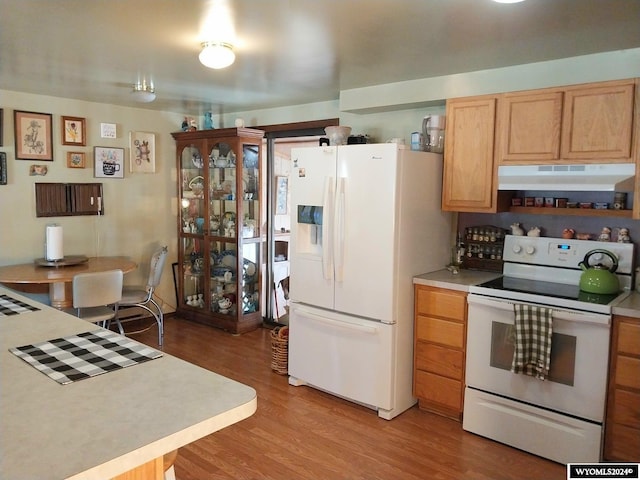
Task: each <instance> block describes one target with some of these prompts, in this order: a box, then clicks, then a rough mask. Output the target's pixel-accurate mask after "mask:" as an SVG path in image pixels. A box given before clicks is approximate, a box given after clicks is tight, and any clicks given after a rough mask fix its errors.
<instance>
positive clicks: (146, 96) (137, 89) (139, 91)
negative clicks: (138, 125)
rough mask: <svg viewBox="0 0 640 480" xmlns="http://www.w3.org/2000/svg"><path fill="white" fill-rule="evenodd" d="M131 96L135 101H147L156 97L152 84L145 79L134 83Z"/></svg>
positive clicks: (151, 100)
mask: <svg viewBox="0 0 640 480" xmlns="http://www.w3.org/2000/svg"><path fill="white" fill-rule="evenodd" d="M131 96H132V97H133V99H134V100H135V101H136V102H139V103H149V102H153V101H154V100H155V99H156V94H155V89H154V88H153V85H152V84H150V83H147V82H145V81H142V82H138V83H134V84H133V91H132V92H131Z"/></svg>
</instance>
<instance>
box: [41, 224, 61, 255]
mask: <svg viewBox="0 0 640 480" xmlns="http://www.w3.org/2000/svg"><path fill="white" fill-rule="evenodd" d="M44 256H45V260H47V261H49V262H54V261H56V260H62V259H63V258H64V254H63V253H62V226H61V225H57V224H55V223H54V224H53V225H47V229H46V233H45V254H44Z"/></svg>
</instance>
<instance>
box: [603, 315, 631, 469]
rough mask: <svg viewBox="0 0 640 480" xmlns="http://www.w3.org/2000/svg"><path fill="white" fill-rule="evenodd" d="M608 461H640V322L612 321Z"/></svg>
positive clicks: (605, 445)
mask: <svg viewBox="0 0 640 480" xmlns="http://www.w3.org/2000/svg"><path fill="white" fill-rule="evenodd" d="M608 393H609V395H608V399H607V418H606V422H605V444H604V458H605V460H613V461H623V462H637V461H638V459H640V319H638V318H630V317H623V316H614V317H613V335H612V340H611V369H610V374H609V392H608Z"/></svg>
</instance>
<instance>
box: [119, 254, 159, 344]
mask: <svg viewBox="0 0 640 480" xmlns="http://www.w3.org/2000/svg"><path fill="white" fill-rule="evenodd" d="M168 252H169V249H168V248H167V247H166V246H164V247H162V248H160V249H159V250H157V251H156V252H155V253H154V254H153V255H152V256H151V262H150V265H149V277H148V279H147V284H146V285H125V286H124V287H123V289H122V299H121V301H120V307H126V308H129V307H140V308H142V309H144V310H146V311H147V312H149V313H150V314H151V315H152V316H153V318H154V319H155V321H156V323H157V324H158V345H162V339H163V337H164V314H163V312H162V307H160V305H159V304H158V302H156V301H155V299H154V298H153V293H154V292H155V290H156V288H157V287H158V285H160V279H161V278H162V270H163V269H164V264H165V261H166V259H167V254H168ZM151 307H153V308H151Z"/></svg>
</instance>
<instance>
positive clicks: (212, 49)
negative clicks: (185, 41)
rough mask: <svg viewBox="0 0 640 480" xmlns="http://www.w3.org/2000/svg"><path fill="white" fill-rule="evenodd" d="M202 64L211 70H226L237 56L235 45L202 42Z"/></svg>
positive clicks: (200, 56)
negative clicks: (234, 51) (234, 49)
mask: <svg viewBox="0 0 640 480" xmlns="http://www.w3.org/2000/svg"><path fill="white" fill-rule="evenodd" d="M198 58H199V59H200V63H202V64H203V65H204V66H205V67H209V68H216V69H217V68H225V67H228V66H229V65H231V64H232V63H233V62H234V61H235V59H236V54H235V53H233V45H231V44H229V43H224V42H202V51H201V52H200V55H199V56H198Z"/></svg>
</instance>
